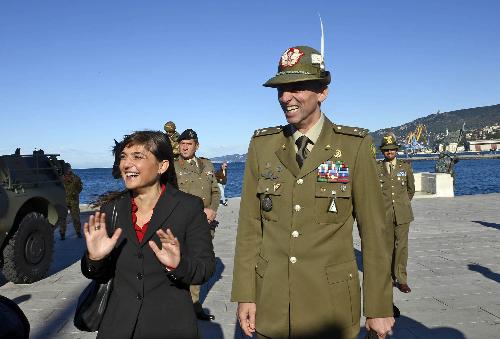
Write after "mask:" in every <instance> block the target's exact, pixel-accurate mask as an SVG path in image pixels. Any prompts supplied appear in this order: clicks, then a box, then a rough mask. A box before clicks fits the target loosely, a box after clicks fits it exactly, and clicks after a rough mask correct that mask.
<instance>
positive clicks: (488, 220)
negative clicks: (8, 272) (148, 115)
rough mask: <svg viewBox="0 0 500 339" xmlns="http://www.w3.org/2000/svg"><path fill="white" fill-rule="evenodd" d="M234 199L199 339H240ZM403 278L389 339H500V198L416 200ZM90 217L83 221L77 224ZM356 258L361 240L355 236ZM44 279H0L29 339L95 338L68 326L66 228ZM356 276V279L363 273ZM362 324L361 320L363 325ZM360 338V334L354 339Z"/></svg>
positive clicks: (72, 299) (76, 270) (77, 248)
mask: <svg viewBox="0 0 500 339" xmlns="http://www.w3.org/2000/svg"><path fill="white" fill-rule="evenodd" d="M239 202H240V199H239V198H233V199H230V201H229V206H227V207H225V206H220V208H219V213H218V214H219V216H218V219H219V220H220V226H219V228H218V229H217V231H216V235H215V239H214V247H215V254H216V257H217V263H216V265H217V266H216V267H217V270H216V273H215V274H214V275H213V276H212V278H211V279H210V281H209V282H208V283H206V284H205V285H204V286H203V287H202V294H201V299H202V301H203V305H204V307H205V308H206V309H207V310H209V311H210V312H211V313H212V314H214V315H215V317H216V319H215V321H213V322H201V321H200V322H199V324H198V325H199V328H200V331H201V333H202V335H203V338H204V339H219V338H225V339H240V338H244V336H243V334H242V332H241V330H240V329H239V328H238V326H237V325H236V317H235V313H236V305H235V303H232V302H230V293H231V280H232V272H233V253H234V243H235V236H236V227H237V220H238V210H239ZM412 205H413V209H414V214H415V221H414V222H413V223H412V224H411V226H410V235H409V246H410V248H409V264H408V278H409V281H408V282H409V284H410V286H411V287H412V292H411V293H409V294H404V293H401V292H399V291H398V290H397V289H394V302H395V304H396V305H397V306H398V307H399V309H400V311H401V314H402V316H401V317H400V318H399V319H398V320H397V322H396V326H395V329H394V335H393V336H392V338H403V339H406V338H408V339H428V338H431V339H434V338H435V339H448V338H449V339H460V338H470V339H475V338H498V337H499V335H498V333H500V209H499V207H498V206H500V194H485V195H474V196H460V197H455V198H434V199H418V200H415V201H413V203H412ZM87 218H88V212H86V213H83V214H82V220H86V219H87ZM354 238H355V244H356V247H357V250H358V251H356V252H357V254H359V237H358V236H357V230H355V231H354ZM55 239H56V244H55V252H54V263H53V265H52V267H51V269H50V272H49V276H48V277H47V278H45V279H43V280H42V281H39V282H36V283H34V284H30V285H15V284H12V283H10V282H6V281H5V279H4V278H3V277H1V276H0V294H2V295H4V296H6V297H9V298H11V299H13V300H14V301H15V302H16V303H17V304H18V305H19V306H20V307H21V309H22V310H23V311H24V313H25V314H26V316H27V317H28V319H29V321H30V323H31V335H30V337H31V338H95V336H96V335H95V333H84V332H80V331H78V330H77V329H75V328H74V326H73V314H74V310H75V306H76V300H77V299H78V296H79V294H80V292H81V291H82V290H83V288H84V287H85V286H86V285H87V284H88V281H87V279H85V278H84V277H83V276H82V275H81V273H80V266H79V260H80V257H81V255H82V254H83V251H84V241H83V240H82V239H78V238H76V237H75V234H74V232H73V230H72V227H71V226H68V234H67V238H66V240H65V241H60V240H59V236H58V234H57V233H56V235H55ZM361 274H362V272H361ZM363 322H364V320H362V323H363ZM363 333H364V331H363V330H362V332H361V334H360V338H362V335H363Z"/></svg>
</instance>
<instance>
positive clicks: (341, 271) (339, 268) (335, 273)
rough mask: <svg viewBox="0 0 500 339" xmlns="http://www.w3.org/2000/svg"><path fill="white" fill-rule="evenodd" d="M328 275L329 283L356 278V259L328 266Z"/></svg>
mask: <svg viewBox="0 0 500 339" xmlns="http://www.w3.org/2000/svg"><path fill="white" fill-rule="evenodd" d="M325 270H326V277H327V279H328V283H329V284H336V283H339V282H342V281H347V280H351V279H354V278H355V277H356V274H357V272H358V266H357V264H356V261H348V262H345V263H342V264H334V265H330V266H327V267H326V268H325Z"/></svg>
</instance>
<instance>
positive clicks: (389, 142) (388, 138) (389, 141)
mask: <svg viewBox="0 0 500 339" xmlns="http://www.w3.org/2000/svg"><path fill="white" fill-rule="evenodd" d="M384 140H385V143H386V144H392V143H393V142H394V141H393V140H392V135H386V136H385V137H384Z"/></svg>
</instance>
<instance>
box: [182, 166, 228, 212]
mask: <svg viewBox="0 0 500 339" xmlns="http://www.w3.org/2000/svg"><path fill="white" fill-rule="evenodd" d="M195 159H196V161H197V163H198V166H196V164H195V163H194V162H193V161H191V162H187V161H185V160H184V159H182V158H180V157H179V158H178V159H176V160H175V162H174V166H175V173H176V175H177V183H178V184H179V189H180V190H181V191H183V192H186V193H189V194H192V195H195V196H197V197H200V198H201V199H202V200H203V207H204V208H211V209H212V210H214V211H216V212H217V208H219V200H220V190H219V185H217V180H216V179H215V174H214V173H215V169H214V165H213V164H212V162H211V161H210V160H208V159H205V158H195Z"/></svg>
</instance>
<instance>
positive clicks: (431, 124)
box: [212, 104, 500, 162]
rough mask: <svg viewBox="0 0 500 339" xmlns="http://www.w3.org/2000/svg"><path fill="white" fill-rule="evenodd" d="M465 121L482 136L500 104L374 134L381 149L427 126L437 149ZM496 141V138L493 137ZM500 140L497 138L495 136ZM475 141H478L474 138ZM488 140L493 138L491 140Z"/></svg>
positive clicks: (240, 158) (234, 157)
mask: <svg viewBox="0 0 500 339" xmlns="http://www.w3.org/2000/svg"><path fill="white" fill-rule="evenodd" d="M464 122H465V130H466V132H467V133H468V134H472V135H474V136H476V135H482V134H481V133H480V132H479V133H478V131H481V130H482V129H484V128H485V127H488V126H494V125H499V124H500V104H498V105H493V106H483V107H476V108H466V109H460V110H457V111H450V112H438V113H435V114H430V115H428V116H425V117H423V118H418V119H416V120H413V121H411V122H408V123H406V124H403V125H400V126H394V127H387V128H383V129H379V130H377V131H375V132H371V133H370V134H371V135H372V137H373V140H374V143H375V145H376V146H377V148H378V145H380V141H381V140H382V136H383V135H384V134H386V133H387V132H389V131H393V132H394V134H396V137H397V139H398V142H399V143H403V141H404V139H405V137H406V136H407V135H408V133H410V132H411V131H414V130H415V129H416V127H417V125H419V124H423V125H425V126H426V128H427V136H426V138H427V139H428V141H429V146H430V147H431V148H435V147H436V145H437V144H438V143H439V142H442V141H443V139H444V138H445V134H446V130H448V131H449V132H453V131H457V130H459V129H460V128H462V125H463V124H464ZM492 138H493V137H492ZM494 138H496V136H494ZM473 139H474V138H473ZM487 139H489V138H488V137H487ZM224 160H225V161H228V162H244V161H245V160H246V154H231V155H224V156H220V157H215V158H212V161H214V162H222V161H224Z"/></svg>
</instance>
